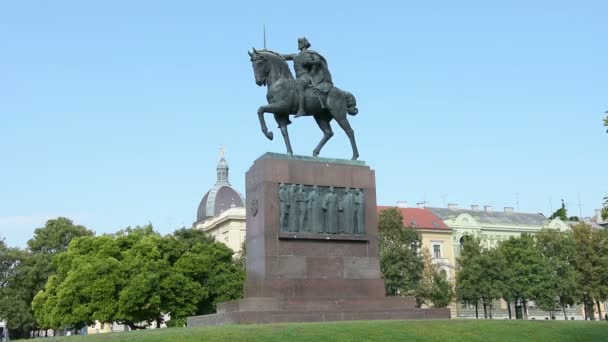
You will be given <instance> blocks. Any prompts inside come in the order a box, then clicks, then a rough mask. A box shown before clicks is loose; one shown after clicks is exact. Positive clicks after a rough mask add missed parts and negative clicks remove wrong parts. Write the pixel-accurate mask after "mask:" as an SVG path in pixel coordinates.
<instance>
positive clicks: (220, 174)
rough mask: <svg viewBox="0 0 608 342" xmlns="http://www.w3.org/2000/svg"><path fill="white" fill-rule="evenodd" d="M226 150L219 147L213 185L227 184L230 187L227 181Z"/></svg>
mask: <svg viewBox="0 0 608 342" xmlns="http://www.w3.org/2000/svg"><path fill="white" fill-rule="evenodd" d="M225 153H226V148H225V147H224V146H222V147H220V162H219V163H218V164H217V168H216V170H217V182H216V183H215V185H220V184H227V185H230V182H229V181H228V169H229V168H228V162H227V161H226V158H225Z"/></svg>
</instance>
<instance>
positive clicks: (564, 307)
mask: <svg viewBox="0 0 608 342" xmlns="http://www.w3.org/2000/svg"><path fill="white" fill-rule="evenodd" d="M562 311H563V312H564V319H565V320H566V321H567V320H568V315H567V314H566V306H565V305H563V304H562Z"/></svg>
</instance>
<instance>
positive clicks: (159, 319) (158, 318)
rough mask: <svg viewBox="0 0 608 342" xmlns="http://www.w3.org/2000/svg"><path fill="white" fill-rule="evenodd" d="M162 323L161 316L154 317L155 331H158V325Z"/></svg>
mask: <svg viewBox="0 0 608 342" xmlns="http://www.w3.org/2000/svg"><path fill="white" fill-rule="evenodd" d="M162 322H163V318H162V317H161V316H158V317H156V329H160V324H161V323H162Z"/></svg>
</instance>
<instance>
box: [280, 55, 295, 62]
mask: <svg viewBox="0 0 608 342" xmlns="http://www.w3.org/2000/svg"><path fill="white" fill-rule="evenodd" d="M281 57H283V58H285V60H286V61H293V57H294V55H293V54H292V55H281Z"/></svg>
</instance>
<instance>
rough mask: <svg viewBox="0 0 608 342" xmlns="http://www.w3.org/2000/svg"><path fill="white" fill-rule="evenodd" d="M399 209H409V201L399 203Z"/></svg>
mask: <svg viewBox="0 0 608 342" xmlns="http://www.w3.org/2000/svg"><path fill="white" fill-rule="evenodd" d="M397 208H407V201H397Z"/></svg>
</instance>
